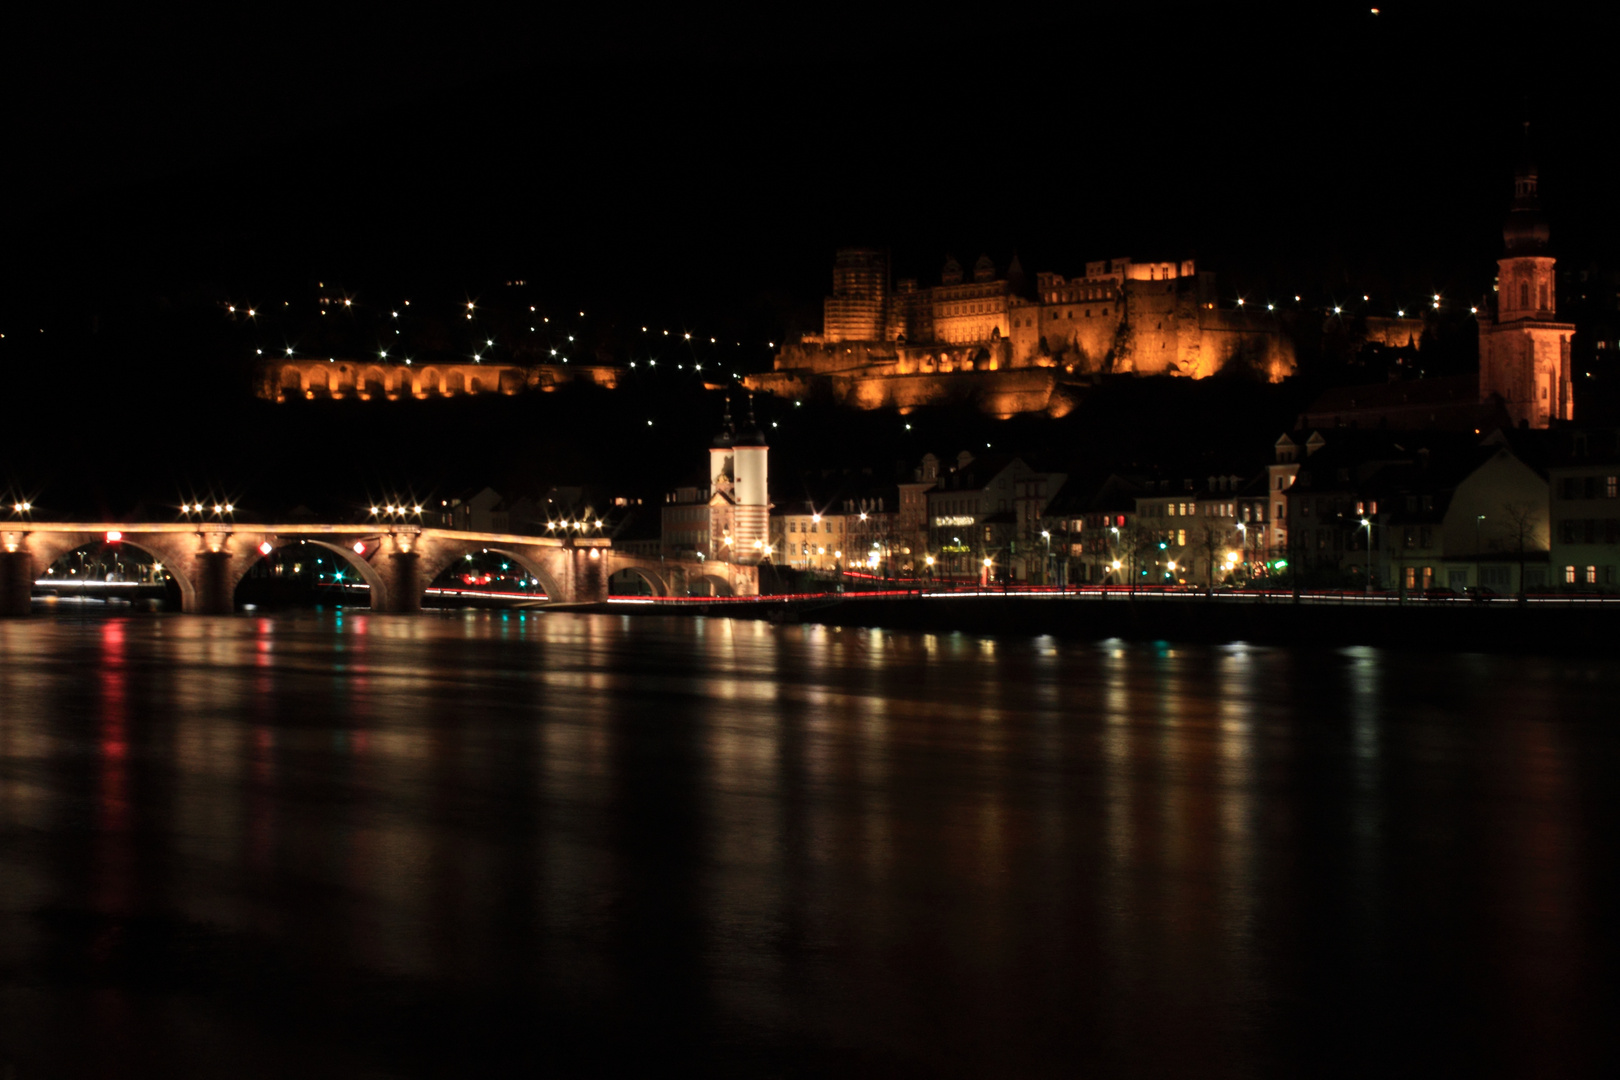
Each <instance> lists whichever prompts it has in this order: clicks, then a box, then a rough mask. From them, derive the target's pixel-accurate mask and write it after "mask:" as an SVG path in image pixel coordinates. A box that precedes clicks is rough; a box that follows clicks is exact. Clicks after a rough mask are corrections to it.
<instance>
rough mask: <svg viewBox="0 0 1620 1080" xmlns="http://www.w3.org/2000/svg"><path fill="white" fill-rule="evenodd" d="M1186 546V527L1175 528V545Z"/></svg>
mask: <svg viewBox="0 0 1620 1080" xmlns="http://www.w3.org/2000/svg"><path fill="white" fill-rule="evenodd" d="M1186 546H1187V530H1186V529H1177V530H1176V547H1186Z"/></svg>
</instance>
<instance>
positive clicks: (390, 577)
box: [371, 551, 426, 615]
mask: <svg viewBox="0 0 1620 1080" xmlns="http://www.w3.org/2000/svg"><path fill="white" fill-rule="evenodd" d="M372 565H373V566H374V568H375V569H376V571H377V576H378V577H379V578H381V579H382V585H383V587H382V589H381V590H380V591H381V592H382V595H381V596H378V595H377V593H378V591H379V590H378V588H377V586H376V584H373V585H372V587H371V591H372V596H371V610H372V611H388V612H394V613H397V614H401V615H409V614H413V613H415V612H418V611H421V610H422V589H423V588H424V587H425V586H426V582H424V581H423V580H422V566H421V557H420V556H419V555H417V553H416V552H414V551H393V552H389V553H388V554H386V555H384V556H383V557H382V558H380V559H378V560H377V561H376V562H375V563H373V564H372Z"/></svg>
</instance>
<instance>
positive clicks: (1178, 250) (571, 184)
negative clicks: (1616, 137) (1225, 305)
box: [3, 4, 1620, 322]
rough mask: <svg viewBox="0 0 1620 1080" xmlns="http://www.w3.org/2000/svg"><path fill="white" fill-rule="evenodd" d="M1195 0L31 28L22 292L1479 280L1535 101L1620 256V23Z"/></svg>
mask: <svg viewBox="0 0 1620 1080" xmlns="http://www.w3.org/2000/svg"><path fill="white" fill-rule="evenodd" d="M1195 10H1196V12H1197V13H1196V14H1193V13H1189V12H1188V11H1187V10H1186V9H1182V8H1178V7H1175V6H1162V5H1156V6H1154V7H1153V9H1152V10H1151V11H1146V12H1144V13H1142V14H1135V15H1128V16H1121V15H1111V14H1106V13H1104V14H1097V13H1095V12H1094V11H1092V10H1091V9H1089V8H1088V9H1087V10H1086V11H1084V12H1082V13H1080V14H1078V15H1073V14H1071V15H1065V16H1055V15H1053V14H1051V13H1050V12H1047V11H1044V10H1042V9H1040V8H1029V9H1010V8H1009V9H996V10H994V11H992V10H990V9H986V10H985V11H984V12H982V13H980V14H978V15H975V16H974V18H973V20H972V21H971V22H965V23H960V24H953V23H949V22H946V21H943V20H944V18H945V16H944V15H943V13H942V9H939V8H937V7H935V8H919V9H915V10H913V11H911V12H908V13H901V14H895V15H889V16H883V17H879V16H876V15H874V14H873V12H872V11H871V10H869V9H867V8H862V7H855V6H848V7H844V8H839V7H826V6H818V7H816V8H815V9H813V10H811V9H803V10H797V11H773V12H772V13H770V14H769V15H766V16H761V17H760V18H758V19H729V20H727V21H723V22H722V21H688V20H687V19H685V18H684V17H682V16H679V15H666V16H662V17H660V18H658V19H657V20H655V21H646V20H642V19H639V18H638V17H632V16H631V15H629V14H622V15H621V14H616V15H612V16H601V17H596V16H590V17H586V16H581V17H578V18H567V17H552V16H540V17H523V18H518V19H504V18H501V17H493V16H489V15H487V14H486V15H478V14H472V15H467V16H465V17H463V16H461V15H459V14H457V15H454V16H452V15H441V16H438V17H435V18H432V19H420V18H418V19H412V18H404V19H401V18H399V17H397V16H395V15H392V14H388V13H383V12H377V13H373V14H371V15H364V16H361V15H353V14H345V15H339V16H316V17H310V16H298V17H292V16H282V15H279V14H274V13H272V14H260V13H257V11H258V9H255V11H256V13H255V14H253V15H227V16H222V17H210V18H209V19H208V20H206V21H197V20H191V19H182V18H164V17H155V18H154V17H151V16H149V15H148V14H147V13H146V12H141V13H140V14H138V15H122V16H118V17H115V18H113V19H111V20H109V21H95V20H89V19H82V18H77V17H75V18H67V17H62V16H41V17H39V18H38V19H35V20H34V21H32V22H30V21H28V20H26V19H24V20H22V21H20V22H18V23H16V24H14V25H13V26H12V27H11V29H10V30H9V31H8V38H9V39H10V40H9V46H8V50H7V51H8V54H9V55H8V56H7V62H6V64H5V67H6V71H7V75H6V78H7V81H8V83H9V85H8V88H7V94H8V102H9V103H10V105H9V107H8V109H7V110H6V113H7V116H6V120H5V122H6V126H7V130H6V132H5V142H6V145H7V148H8V153H7V158H8V160H9V161H10V162H11V164H12V167H11V168H10V169H9V170H8V173H9V176H8V184H9V186H10V187H11V189H12V197H11V198H10V199H8V200H7V203H6V205H7V207H8V210H7V213H6V217H5V220H4V238H3V240H4V243H5V246H6V248H7V249H8V260H7V261H8V263H9V275H10V276H11V277H12V278H13V279H14V280H13V281H12V282H11V283H10V287H9V288H8V290H7V296H6V300H5V305H6V310H7V314H8V316H9V317H10V318H12V319H15V318H17V317H20V316H21V315H22V314H23V312H24V311H25V310H26V309H27V307H28V306H29V305H30V304H36V303H49V302H51V300H52V298H55V299H57V300H60V298H61V297H62V296H63V295H65V294H66V293H67V292H72V293H74V294H75V295H79V296H83V295H95V296H97V297H98V301H99V298H101V297H105V296H109V295H113V296H116V295H118V294H120V293H123V292H125V291H128V290H140V289H152V288H156V289H173V288H179V287H183V286H184V285H185V284H187V283H216V284H220V285H223V286H225V287H228V288H241V287H246V286H250V285H260V284H265V283H279V282H287V281H297V282H303V281H305V280H307V279H310V278H316V277H339V278H342V279H344V280H349V281H356V282H359V281H368V282H373V283H385V284H389V285H393V284H399V285H401V286H403V285H410V286H413V287H415V286H419V285H422V284H433V283H442V284H444V285H445V286H446V287H453V286H456V285H459V284H469V285H471V284H476V283H478V282H481V281H491V280H495V279H499V278H502V277H514V276H522V277H526V278H528V279H530V280H539V281H541V282H544V283H547V286H548V287H550V288H554V289H556V290H557V291H558V292H559V293H561V294H566V295H567V296H568V297H574V298H579V299H581V300H585V299H594V300H598V301H603V300H607V299H609V298H615V297H617V298H620V299H624V298H629V299H628V300H626V301H625V302H627V303H630V304H632V305H634V306H638V307H639V308H640V309H641V310H649V309H652V310H660V311H668V312H669V313H670V314H672V315H677V316H681V317H685V318H688V319H691V318H694V317H701V318H705V319H711V320H712V319H720V318H737V319H743V320H752V321H754V322H758V321H760V320H764V321H765V322H769V321H770V319H771V318H773V317H774V314H773V313H779V312H784V311H787V310H788V309H791V308H792V307H793V305H795V304H798V305H804V304H806V303H808V304H809V305H810V307H811V309H812V310H813V308H814V305H815V304H816V303H817V301H818V298H819V296H820V294H821V292H822V291H824V289H825V288H826V283H827V279H828V271H829V265H830V255H831V251H832V249H833V247H834V246H836V245H838V244H841V243H850V242H859V243H874V244H881V245H887V246H889V247H891V248H892V250H893V251H894V254H895V260H896V264H897V268H898V270H899V271H900V272H903V273H904V272H911V273H915V274H918V275H919V276H922V277H924V278H925V279H926V278H928V277H930V276H933V275H936V274H937V272H938V265H939V263H940V262H941V261H942V259H943V256H944V254H945V253H946V252H954V253H956V254H957V255H959V256H960V257H962V258H963V259H964V260H971V259H972V258H974V257H975V256H976V255H977V254H978V253H979V252H980V251H989V252H990V253H991V254H992V255H993V256H995V257H997V258H998V259H1001V260H1005V259H1006V258H1007V257H1008V256H1009V255H1010V254H1012V253H1013V252H1015V251H1016V252H1017V253H1018V254H1019V255H1020V256H1021V258H1022V260H1023V263H1024V265H1025V268H1026V269H1028V270H1036V269H1053V270H1057V271H1059V272H1065V273H1072V272H1073V271H1074V270H1076V269H1078V268H1079V264H1080V263H1081V262H1082V261H1083V260H1085V259H1087V258H1103V257H1112V256H1119V255H1129V256H1131V257H1134V258H1152V257H1186V256H1189V255H1191V256H1194V257H1196V258H1198V259H1199V260H1200V262H1201V263H1202V264H1203V265H1205V266H1209V267H1212V268H1215V269H1218V270H1221V271H1223V272H1224V273H1225V274H1227V275H1228V277H1229V278H1230V279H1231V280H1232V281H1235V282H1238V283H1240V284H1241V285H1242V286H1243V287H1245V288H1250V289H1254V288H1260V289H1267V290H1271V291H1279V290H1292V289H1296V288H1302V287H1304V288H1311V287H1315V286H1318V285H1323V284H1326V285H1329V286H1332V285H1334V284H1335V283H1343V284H1344V285H1345V287H1346V288H1349V287H1355V288H1361V287H1362V285H1363V284H1364V283H1366V282H1367V281H1368V280H1371V281H1373V283H1374V284H1377V283H1378V282H1380V281H1387V282H1388V284H1389V288H1390V289H1391V290H1395V291H1398V290H1407V291H1411V292H1414V293H1421V292H1423V291H1425V290H1427V289H1429V288H1431V287H1432V288H1440V287H1442V286H1444V287H1450V288H1479V287H1480V285H1481V283H1482V282H1488V280H1489V273H1490V270H1491V267H1490V264H1489V260H1491V259H1492V258H1494V257H1495V255H1496V247H1497V244H1498V243H1499V234H1498V233H1497V232H1496V228H1497V223H1498V222H1499V220H1500V214H1501V212H1502V210H1503V209H1504V207H1505V202H1506V199H1507V197H1508V193H1509V191H1510V174H1511V166H1512V163H1513V161H1514V159H1515V158H1516V156H1517V153H1518V150H1517V145H1518V142H1519V141H1520V139H1519V124H1520V121H1521V119H1522V118H1523V117H1524V116H1526V115H1528V116H1530V117H1531V118H1532V119H1533V120H1534V122H1535V125H1536V126H1535V132H1536V142H1537V156H1538V158H1539V159H1540V162H1541V165H1542V171H1543V177H1544V191H1545V194H1546V200H1547V202H1548V204H1549V210H1550V212H1551V213H1552V216H1553V221H1554V229H1555V232H1554V237H1555V242H1556V243H1557V245H1558V247H1559V249H1560V252H1561V254H1564V255H1565V256H1566V257H1570V258H1574V257H1588V256H1595V257H1599V258H1604V259H1606V260H1608V261H1610V262H1612V261H1613V256H1614V254H1615V252H1616V250H1617V246H1620V245H1617V240H1620V211H1617V210H1616V202H1615V200H1614V198H1613V197H1612V190H1613V180H1612V171H1611V166H1610V164H1609V160H1608V159H1609V157H1610V156H1611V153H1612V143H1613V130H1614V128H1613V112H1614V110H1613V106H1612V93H1610V92H1609V91H1607V90H1606V89H1604V88H1603V86H1602V81H1603V79H1604V78H1605V76H1604V71H1605V70H1606V68H1605V66H1604V64H1603V63H1600V59H1601V58H1602V57H1603V56H1604V55H1605V53H1606V52H1607V51H1609V50H1610V49H1611V46H1612V44H1613V42H1614V38H1615V33H1614V32H1615V29H1616V23H1615V21H1614V20H1613V19H1612V18H1604V19H1588V18H1582V17H1578V16H1575V15H1572V14H1559V13H1558V12H1557V11H1555V10H1552V11H1549V10H1548V9H1544V8H1538V9H1537V19H1538V20H1539V21H1537V22H1535V23H1534V24H1529V25H1527V24H1524V23H1513V24H1507V23H1501V22H1497V21H1494V20H1493V19H1491V18H1489V17H1487V15H1486V9H1482V8H1481V9H1469V10H1467V11H1453V12H1449V13H1447V14H1441V15H1436V14H1432V13H1427V12H1423V13H1412V12H1409V11H1408V10H1407V8H1406V6H1405V5H1399V4H1397V5H1391V6H1389V7H1387V8H1386V9H1385V10H1384V11H1383V12H1382V13H1381V14H1379V15H1377V16H1374V15H1373V14H1372V13H1371V12H1370V10H1369V9H1368V8H1367V7H1365V6H1351V5H1315V6H1311V8H1310V10H1309V11H1304V10H1303V9H1301V8H1298V7H1285V8H1260V7H1255V6H1251V5H1230V6H1227V7H1223V8H1220V9H1219V10H1214V11H1212V6H1208V5H1206V6H1203V7H1200V8H1198V9H1195ZM65 284H71V289H67V290H64V288H63V286H64V285H65ZM1234 287H1237V286H1234Z"/></svg>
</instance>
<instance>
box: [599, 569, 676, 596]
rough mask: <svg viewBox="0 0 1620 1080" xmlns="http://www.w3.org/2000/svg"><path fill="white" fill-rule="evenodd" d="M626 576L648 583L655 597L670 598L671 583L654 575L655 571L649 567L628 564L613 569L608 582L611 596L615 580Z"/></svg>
mask: <svg viewBox="0 0 1620 1080" xmlns="http://www.w3.org/2000/svg"><path fill="white" fill-rule="evenodd" d="M625 574H628V575H631V576H632V577H635V578H637V579H639V580H641V581H643V582H646V584H647V587H648V588H650V589H652V594H653V595H654V596H668V595H669V583H668V582H667V581H665V580H664V579H663V578H662V577H660V576H659V575H658V574H655V573H653V571H652V570H651V569H650V568H648V567H645V566H638V565H637V564H635V563H627V562H620V563H619V565H617V566H615V567H614V568H613V573H612V575H611V576H609V578H608V582H609V588H608V592H609V593H610V594H611V593H612V591H613V590H612V582H613V578H618V577H621V575H625ZM621 580H622V579H621Z"/></svg>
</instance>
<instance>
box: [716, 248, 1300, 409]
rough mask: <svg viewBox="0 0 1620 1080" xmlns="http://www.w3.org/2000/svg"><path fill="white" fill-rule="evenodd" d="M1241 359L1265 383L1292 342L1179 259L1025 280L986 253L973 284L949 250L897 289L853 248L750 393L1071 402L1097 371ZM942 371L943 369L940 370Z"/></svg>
mask: <svg viewBox="0 0 1620 1080" xmlns="http://www.w3.org/2000/svg"><path fill="white" fill-rule="evenodd" d="M1232 366H1240V367H1244V368H1247V369H1250V370H1252V371H1255V372H1257V373H1259V374H1261V375H1263V376H1264V377H1265V378H1267V379H1270V380H1271V381H1277V380H1280V379H1282V378H1284V377H1286V376H1287V375H1289V374H1290V373H1292V371H1293V370H1294V350H1293V346H1292V343H1291V341H1290V339H1289V338H1288V337H1287V335H1286V334H1285V333H1284V332H1283V330H1282V327H1281V324H1280V322H1279V320H1278V318H1277V317H1276V316H1274V315H1272V314H1270V313H1268V312H1263V311H1256V310H1252V309H1249V310H1245V309H1244V308H1242V307H1241V306H1240V307H1237V308H1223V307H1221V306H1219V304H1218V303H1217V300H1216V290H1215V282H1214V275H1213V274H1211V273H1209V272H1207V271H1203V272H1200V271H1198V270H1197V269H1196V267H1195V266H1194V264H1193V263H1192V261H1191V260H1188V261H1184V262H1155V263H1138V262H1132V261H1131V260H1130V259H1105V260H1103V261H1101V262H1092V263H1087V264H1086V267H1085V271H1084V273H1082V274H1079V275H1077V276H1075V277H1072V278H1065V277H1063V276H1062V275H1059V274H1051V273H1041V274H1037V275H1036V276H1035V281H1034V287H1033V288H1030V286H1029V283H1028V281H1027V280H1026V278H1025V276H1024V272H1023V269H1022V267H1020V266H1019V264H1018V260H1017V259H1016V258H1014V259H1013V260H1012V263H1011V264H1010V265H1009V266H1008V267H1007V270H1006V272H1005V273H1004V274H1003V273H1001V272H999V271H998V269H997V267H996V265H995V264H994V263H993V262H992V261H991V260H990V259H989V258H988V257H985V256H981V257H980V258H979V259H978V261H977V262H975V263H974V265H973V273H972V276H971V280H970V279H969V278H968V276H967V275H966V274H964V272H963V268H962V265H961V263H959V262H957V260H956V259H955V258H949V259H947V260H946V262H945V266H944V268H943V270H942V272H941V274H940V284H938V285H936V286H932V287H921V286H919V285H918V283H917V282H916V281H915V280H914V279H909V278H906V279H901V280H900V281H898V282H896V283H894V285H893V286H892V287H891V285H890V281H889V271H888V260H887V258H886V257H885V255H884V253H883V252H880V251H876V250H872V249H865V248H851V249H845V250H842V251H839V252H838V253H837V255H836V257H835V259H834V262H833V294H832V295H831V296H829V297H827V298H826V300H825V302H824V305H823V309H822V332H821V333H820V334H807V335H805V336H804V338H803V340H802V341H800V342H799V343H797V344H789V345H785V346H784V347H783V348H782V350H781V351H780V352H779V353H778V354H777V357H776V360H775V365H774V370H773V371H772V372H771V373H770V374H768V375H759V376H753V377H752V378H750V379H748V380H747V383H748V385H749V386H750V387H751V388H755V389H760V390H767V391H770V392H772V393H776V394H784V395H794V396H797V395H800V394H803V393H805V392H807V391H808V390H810V389H811V388H812V387H813V386H815V385H818V384H819V385H821V386H823V387H827V388H830V389H831V390H832V391H833V393H834V394H835V396H837V397H839V398H841V399H842V400H844V401H845V402H847V403H848V404H853V405H857V406H860V407H864V408H883V407H891V406H892V407H898V408H901V409H906V408H910V407H914V406H916V405H922V404H931V403H933V402H936V401H940V400H947V399H950V398H953V397H959V396H962V395H964V394H970V395H972V396H973V397H975V398H976V399H977V400H979V401H980V402H981V404H982V405H983V407H985V408H986V410H987V411H989V412H992V413H996V414H999V415H1011V414H1013V413H1019V412H1037V411H1045V412H1050V413H1054V414H1061V413H1062V412H1064V411H1067V408H1069V407H1072V401H1071V400H1069V399H1067V398H1066V396H1065V395H1064V393H1063V390H1062V387H1063V385H1064V384H1065V383H1074V382H1078V381H1082V380H1084V379H1085V378H1086V377H1089V376H1095V375H1102V374H1126V373H1136V374H1142V375H1183V376H1187V377H1190V378H1204V377H1206V376H1209V375H1213V374H1215V373H1216V372H1217V371H1221V370H1223V369H1226V368H1228V367H1232ZM945 376H950V378H944V377H945Z"/></svg>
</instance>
